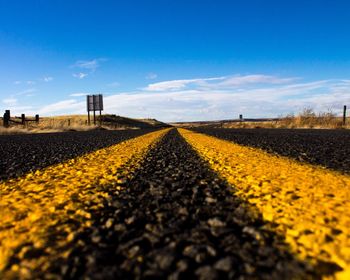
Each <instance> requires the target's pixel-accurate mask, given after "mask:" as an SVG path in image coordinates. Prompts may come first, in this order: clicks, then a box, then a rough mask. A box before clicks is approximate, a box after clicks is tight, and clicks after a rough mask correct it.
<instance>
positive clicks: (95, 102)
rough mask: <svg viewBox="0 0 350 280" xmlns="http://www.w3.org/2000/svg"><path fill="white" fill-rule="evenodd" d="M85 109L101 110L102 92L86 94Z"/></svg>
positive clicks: (89, 110)
mask: <svg viewBox="0 0 350 280" xmlns="http://www.w3.org/2000/svg"><path fill="white" fill-rule="evenodd" d="M86 100H87V111H88V112H91V111H103V97H102V94H96V95H88V96H87V98H86Z"/></svg>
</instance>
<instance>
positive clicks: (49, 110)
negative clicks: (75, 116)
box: [38, 99, 86, 115]
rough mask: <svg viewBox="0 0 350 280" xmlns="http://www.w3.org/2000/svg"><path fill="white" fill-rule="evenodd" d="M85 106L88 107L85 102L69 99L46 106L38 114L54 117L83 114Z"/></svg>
mask: <svg viewBox="0 0 350 280" xmlns="http://www.w3.org/2000/svg"><path fill="white" fill-rule="evenodd" d="M84 105H86V104H85V102H79V101H77V100H75V99H68V100H63V101H60V102H56V103H52V104H49V105H47V106H44V107H43V108H41V109H39V110H38V113H39V114H42V115H54V114H64V113H72V112H77V113H82V112H84V111H85V110H84V108H85V107H84Z"/></svg>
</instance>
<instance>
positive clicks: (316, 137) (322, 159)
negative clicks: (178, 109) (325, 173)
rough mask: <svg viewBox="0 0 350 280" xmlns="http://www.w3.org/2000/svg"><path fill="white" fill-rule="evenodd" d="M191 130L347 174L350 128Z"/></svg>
mask: <svg viewBox="0 0 350 280" xmlns="http://www.w3.org/2000/svg"><path fill="white" fill-rule="evenodd" d="M193 130H194V131H197V132H201V133H205V134H207V135H211V136H215V137H218V138H221V139H224V140H229V141H233V142H235V143H237V144H241V145H245V146H251V147H257V148H260V149H263V150H265V151H268V152H270V153H275V154H279V155H282V156H287V157H290V158H294V159H296V160H298V161H301V162H308V163H311V164H317V165H321V166H324V167H327V168H330V169H333V170H338V171H341V172H344V173H350V156H349V155H350V131H349V130H329V129H322V130H321V129H220V128H215V129H213V128H211V129H207V128H197V129H193Z"/></svg>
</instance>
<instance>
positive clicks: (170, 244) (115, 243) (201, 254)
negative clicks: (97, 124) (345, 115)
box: [0, 129, 349, 279]
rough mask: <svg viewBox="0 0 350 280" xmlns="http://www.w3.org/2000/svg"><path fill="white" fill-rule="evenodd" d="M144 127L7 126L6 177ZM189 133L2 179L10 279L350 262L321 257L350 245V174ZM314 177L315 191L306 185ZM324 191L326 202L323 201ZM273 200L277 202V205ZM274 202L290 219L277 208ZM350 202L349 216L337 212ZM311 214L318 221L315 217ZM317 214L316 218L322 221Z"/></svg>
mask: <svg viewBox="0 0 350 280" xmlns="http://www.w3.org/2000/svg"><path fill="white" fill-rule="evenodd" d="M220 131H221V130H213V131H206V133H214V132H215V133H218V132H220ZM145 132H146V131H118V132H109V131H99V132H88V133H87V132H85V133H77V132H74V133H63V134H62V133H60V134H48V135H24V136H11V137H8V136H6V137H4V138H3V139H1V137H0V141H3V143H5V144H4V145H1V146H0V147H1V149H3V150H5V151H7V153H5V155H6V156H7V157H6V156H5V157H3V158H2V159H1V160H2V161H3V162H5V163H6V162H10V163H11V164H10V166H12V167H13V168H14V169H5V170H3V173H2V174H3V178H8V177H13V176H18V175H21V174H22V173H26V172H28V171H29V170H33V169H34V170H35V169H38V168H41V167H44V166H47V165H52V164H53V163H56V162H60V161H63V160H65V159H69V158H75V157H76V156H78V155H81V154H84V153H88V152H90V151H94V150H97V149H101V148H103V147H106V146H110V145H112V144H116V143H118V142H120V141H122V140H126V139H129V138H133V137H135V136H137V135H141V134H143V133H145ZM180 132H181V135H180V134H179V133H178V132H177V131H176V130H175V129H173V130H171V131H170V132H169V133H168V134H166V135H165V136H164V137H163V135H164V133H166V130H165V131H157V132H155V133H150V134H148V136H147V135H144V136H142V137H139V138H135V139H132V140H129V141H126V142H123V143H120V144H119V145H115V146H112V147H110V148H107V149H101V150H99V151H96V152H95V153H90V154H87V155H86V156H84V157H81V158H80V159H77V160H72V161H69V162H66V163H65V164H62V165H58V166H55V167H52V168H51V167H48V168H46V169H45V170H46V171H45V170H43V171H42V172H41V173H40V174H35V175H34V176H33V175H32V174H27V175H26V176H23V177H20V178H18V179H16V180H9V181H6V180H4V181H3V182H1V184H0V191H3V192H2V194H3V199H2V200H0V210H1V211H0V213H3V215H4V216H3V218H2V219H0V241H1V242H0V253H1V254H0V278H1V273H3V276H4V277H3V278H4V279H5V278H6V279H12V278H13V279H16V278H21V277H22V278H28V279H45V278H47V279H49V278H50V279H53V278H55V279H154V278H158V279H164V278H168V279H196V278H198V279H321V277H322V276H324V275H332V274H334V273H336V272H338V271H340V270H342V267H341V266H340V265H343V267H344V266H346V265H347V264H348V258H347V257H346V256H345V257H344V259H340V263H339V264H338V263H337V262H336V261H334V260H333V259H332V258H318V255H319V252H323V253H325V251H324V250H323V248H326V249H327V248H329V249H330V250H333V249H334V248H335V247H334V246H338V245H337V244H345V245H344V247H345V249H346V246H347V245H346V244H348V240H349V238H348V228H347V227H346V225H348V220H349V219H348V215H347V212H344V210H343V209H348V200H347V199H346V198H347V197H348V189H347V188H345V187H346V186H347V185H348V182H349V177H348V176H345V175H341V174H339V173H337V172H333V171H329V170H323V169H322V170H316V171H317V172H316V171H315V170H314V169H312V167H310V168H309V169H308V170H307V172H304V171H305V170H306V168H305V166H301V165H300V164H298V163H295V162H294V161H293V162H292V163H290V161H288V160H286V159H283V158H278V159H277V158H276V157H271V156H270V155H266V153H261V151H257V150H256V149H247V148H245V147H243V148H244V149H243V150H242V149H241V148H242V147H241V146H238V145H233V144H232V143H229V142H227V141H222V140H218V139H213V138H211V137H207V136H205V135H203V134H198V133H192V132H191V131H185V130H180ZM225 133H226V134H225ZM225 133H224V132H222V131H221V135H234V130H227V131H226V130H225ZM236 133H237V131H236ZM240 133H241V135H243V136H244V137H243V136H242V139H251V138H254V133H257V134H259V133H260V134H259V135H263V136H262V137H261V138H262V139H271V138H273V137H272V136H271V135H272V134H273V132H271V131H269V130H261V131H260V130H254V131H247V130H245V131H240ZM278 133H279V134H278ZM303 133H305V135H303ZM312 133H314V134H312ZM317 133H318V132H317V131H316V132H309V133H308V131H300V132H297V134H296V135H297V136H296V137H295V139H299V140H298V141H297V140H294V141H297V142H298V143H299V144H300V147H304V146H303V145H301V143H302V142H303V141H301V140H300V138H303V137H311V136H312V135H313V137H311V139H314V138H317V137H316V136H315V135H316V134H317ZM320 133H327V132H320ZM339 133H343V132H339ZM194 134H196V135H194ZM292 134H293V133H292V132H288V131H279V132H276V134H275V138H274V139H275V142H273V143H275V144H274V145H272V144H271V147H275V146H276V145H277V144H276V142H278V141H277V140H276V138H283V137H284V139H285V143H287V144H285V145H287V146H288V147H289V148H288V149H289V152H290V153H291V154H293V153H294V151H293V147H292V144H291V143H292V142H291V141H292V140H290V139H289V138H293V137H289V138H288V135H289V136H291V135H292ZM247 135H248V136H247ZM278 135H283V136H282V137H279V136H278ZM310 135H311V136H310ZM322 135H324V134H322ZM162 137H163V138H162ZM183 137H185V139H186V140H185V139H184V138H183ZM329 137H330V136H329ZM237 138H239V137H237ZM320 138H321V139H323V138H322V137H320ZM5 139H7V141H5ZM11 139H12V140H11ZM293 139H294V138H293ZM10 140H11V141H10ZM29 140H31V141H29ZM288 140H289V142H288ZM264 141H265V142H264V143H269V140H264ZM271 141H272V140H271ZM310 141H311V140H310ZM247 142H248V140H247ZM251 142H252V141H250V142H249V143H251ZM324 143H325V142H323V144H324ZM1 144H2V143H1ZM6 145H7V146H6ZM26 145H28V146H26ZM315 145H316V144H314V146H312V147H313V149H315V150H317V149H316V147H318V149H321V148H322V146H321V145H322V144H318V146H315ZM5 146H6V147H7V150H6V149H4V147H5ZM235 146H236V147H235ZM307 146H308V145H305V147H307ZM15 147H16V148H15ZM23 147H30V148H31V151H33V153H28V152H26V151H27V148H26V149H24V148H23ZM296 147H299V146H298V145H296ZM11 148H12V150H14V151H15V154H16V155H17V156H14V154H13V153H12V152H11ZM194 149H196V150H194ZM234 149H236V150H234ZM299 149H300V148H299ZM305 149H306V148H305ZM339 149H340V148H339ZM247 150H249V151H247ZM272 151H274V150H272ZM274 152H275V151H274ZM249 153H250V154H249ZM259 153H260V154H262V155H260V154H259ZM59 154H62V155H59ZM243 155H244V156H246V157H243ZM34 156H35V157H34ZM259 156H260V157H259ZM316 157H319V154H317V153H316ZM31 158H32V159H31ZM321 158H322V157H321ZM329 158H332V155H331V156H329ZM4 159H5V160H4ZM26 163H27V164H26ZM248 163H249V164H248ZM250 165H252V166H250ZM5 166H7V165H6V164H5ZM273 166H275V168H274V170H275V171H276V172H275V173H276V174H275V173H273V172H269V174H267V175H268V176H267V177H266V176H265V175H266V174H265V170H268V169H270V167H273ZM250 167H251V168H250ZM304 169H305V170H304ZM14 170H15V171H14ZM18 170H19V171H18ZM213 170H215V172H216V173H215V172H214V171H213ZM338 170H341V169H339V168H338ZM280 171H281V172H280ZM282 171H283V172H282ZM294 171H295V172H294ZM296 171H297V172H296ZM288 172H289V173H288ZM281 173H284V176H285V177H283V178H282V177H281V176H280V174H281ZM304 173H305V174H306V177H307V178H309V177H311V175H313V176H316V177H317V178H315V180H314V181H312V182H319V181H317V180H320V178H326V179H327V180H328V181H322V182H319V183H317V184H316V186H315V187H316V188H319V189H320V190H319V191H318V192H316V191H313V190H312V189H311V188H310V187H308V185H307V184H304V183H307V182H306V181H307V180H306V179H305V178H304V177H302V178H301V176H300V174H304ZM320 173H322V174H321V175H322V176H321V175H319V174H320ZM328 173H329V174H328ZM310 174H311V175H310ZM309 175H310V176H309ZM269 176H270V177H271V176H272V177H271V178H270V177H269ZM323 176H324V177H323ZM300 178H301V179H300ZM224 180H227V181H224ZM298 180H299V181H298ZM322 180H323V179H322ZM342 182H344V183H343V184H342ZM284 183H286V185H284ZM295 184H297V188H295ZM304 185H305V186H304ZM312 185H315V184H314V183H312ZM332 185H334V186H336V188H335V190H333V189H332ZM340 185H341V188H340V187H338V186H340ZM233 186H234V187H233ZM276 186H277V187H276ZM304 187H305V190H306V191H307V190H308V189H310V192H312V193H310V194H309V193H307V192H306V195H304V194H303V190H304V189H303V188H304ZM280 188H282V190H280ZM288 188H291V190H289V189H288ZM321 189H322V190H321ZM296 190H297V192H296V193H295V192H294V191H296ZM314 195H315V197H316V196H317V201H321V206H320V207H318V206H319V205H318V204H317V203H316V202H317V201H316V202H313V200H312V199H313V198H314ZM333 198H334V199H333ZM304 199H306V200H305V201H307V202H310V201H311V204H312V205H314V204H315V205H316V204H317V205H316V206H317V207H313V208H312V207H308V208H307V210H306V211H305V210H304V208H303V207H301V208H300V209H299V208H298V209H297V210H298V211H297V212H296V211H294V210H295V209H294V208H293V207H294V206H298V205H299V204H301V205H302V206H303V205H307V204H305V203H302V202H303V201H304ZM250 200H252V201H250ZM254 201H255V202H254ZM323 201H326V203H323ZM270 202H271V203H272V204H271V203H270ZM275 202H277V204H276V205H275V204H273V203H275ZM343 202H344V203H343ZM269 203H270V204H271V205H273V207H270V208H266V207H265V206H266V205H267V204H269ZM283 203H284V204H283ZM260 204H261V205H260ZM326 206H327V207H326ZM328 206H329V207H328ZM333 206H334V209H335V210H334V209H333V208H332V207H333ZM1 207H2V208H1ZM259 207H260V208H259ZM278 207H281V209H280V208H278ZM288 207H289V208H288ZM326 208H330V209H328V210H329V211H328V212H327V211H326V210H327V209H326ZM275 210H276V213H274V211H275ZM287 210H288V211H287ZM289 210H290V211H289ZM299 210H300V211H299ZM333 210H334V211H333ZM266 211H268V212H266ZM283 211H285V212H283ZM269 213H270V214H273V215H275V214H276V215H277V216H278V215H280V216H281V217H280V218H281V219H275V220H274V219H272V220H271V219H267V216H266V214H269ZM281 213H282V214H281ZM284 213H287V214H286V215H284ZM329 213H330V214H329ZM339 213H340V214H341V215H340V216H341V217H338V216H334V215H339ZM296 214H298V215H299V216H298V215H296ZM309 214H310V215H311V214H312V215H311V220H312V224H308V223H306V221H307V220H308V219H309V218H310V217H309V216H310V215H309ZM331 214H332V215H333V216H332V215H331ZM277 216H276V217H277ZM290 217H291V218H292V219H291V221H289V220H288V219H289V218H290ZM277 218H278V217H277ZM306 218H308V219H306ZM336 218H338V219H336ZM282 220H283V221H282ZM318 220H320V221H321V222H322V223H321V222H320V221H318ZM270 221H271V222H270ZM282 222H283V223H287V226H288V231H287V233H288V234H287V235H285V233H283V231H281V230H280V228H281V227H280V226H281V224H282ZM314 224H315V225H316V229H312V228H311V227H312V226H315V225H314ZM319 224H320V226H319ZM324 224H325V226H324ZM344 225H345V226H344ZM298 230H299V231H300V230H301V231H302V233H303V234H301V235H299V232H298ZM326 230H328V231H329V232H328V231H326ZM296 233H297V234H296ZM317 233H322V234H321V237H322V238H325V239H324V240H323V239H322V240H321V239H320V238H318V235H317ZM323 233H327V234H325V236H324V234H323ZM280 234H281V235H280ZM290 234H292V235H293V236H294V235H297V236H301V237H303V240H304V241H305V240H306V241H305V242H306V243H307V244H311V245H312V247H315V248H316V249H315V251H313V252H314V253H315V252H316V253H315V254H311V255H307V256H306V257H305V256H304V257H301V256H300V255H298V254H296V250H295V247H293V248H292V247H291V244H296V246H300V248H299V249H303V250H304V249H305V248H307V247H302V240H301V241H300V242H301V243H300V244H299V243H298V242H299V239H298V238H296V241H295V240H294V239H293V240H291V239H290V238H289V239H288V238H286V237H288V236H289V237H290ZM1 236H2V238H3V239H1ZM20 237H21V238H20ZM304 237H305V238H304ZM338 237H339V238H338ZM307 238H311V239H307ZM312 238H316V239H312ZM288 240H289V241H288ZM309 240H311V241H312V242H309ZM294 241H295V242H296V243H295V242H294ZM333 241H334V242H333ZM286 242H289V243H286ZM293 242H294V243H293ZM324 243H326V245H327V246H326V245H325V246H326V247H322V246H323V245H324ZM334 244H335V245H334ZM333 245H334V246H333ZM336 248H338V247H336ZM341 249H342V248H340V250H338V251H341ZM304 251H305V252H306V253H308V251H312V250H306V249H305V250H304ZM333 251H334V250H333ZM344 252H345V253H344V254H346V250H345V251H344ZM2 261H3V264H5V265H2ZM344 264H345V265H344ZM1 270H2V271H1ZM18 276H21V277H18ZM11 277H12V278H11Z"/></svg>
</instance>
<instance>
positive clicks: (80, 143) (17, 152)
mask: <svg viewBox="0 0 350 280" xmlns="http://www.w3.org/2000/svg"><path fill="white" fill-rule="evenodd" d="M150 131H151V130H120V131H86V132H64V133H47V134H23V135H0V155H1V157H0V180H1V179H7V178H11V177H18V176H20V175H23V174H25V173H27V172H29V171H34V170H37V169H40V168H43V167H46V166H49V165H52V164H55V163H59V162H62V161H64V160H68V159H72V158H75V157H77V156H80V155H82V154H85V153H89V152H92V151H95V150H98V149H101V148H105V147H108V146H110V145H113V144H117V143H119V142H121V141H124V140H127V139H130V138H133V137H136V136H140V135H142V134H145V133H147V132H150Z"/></svg>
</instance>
